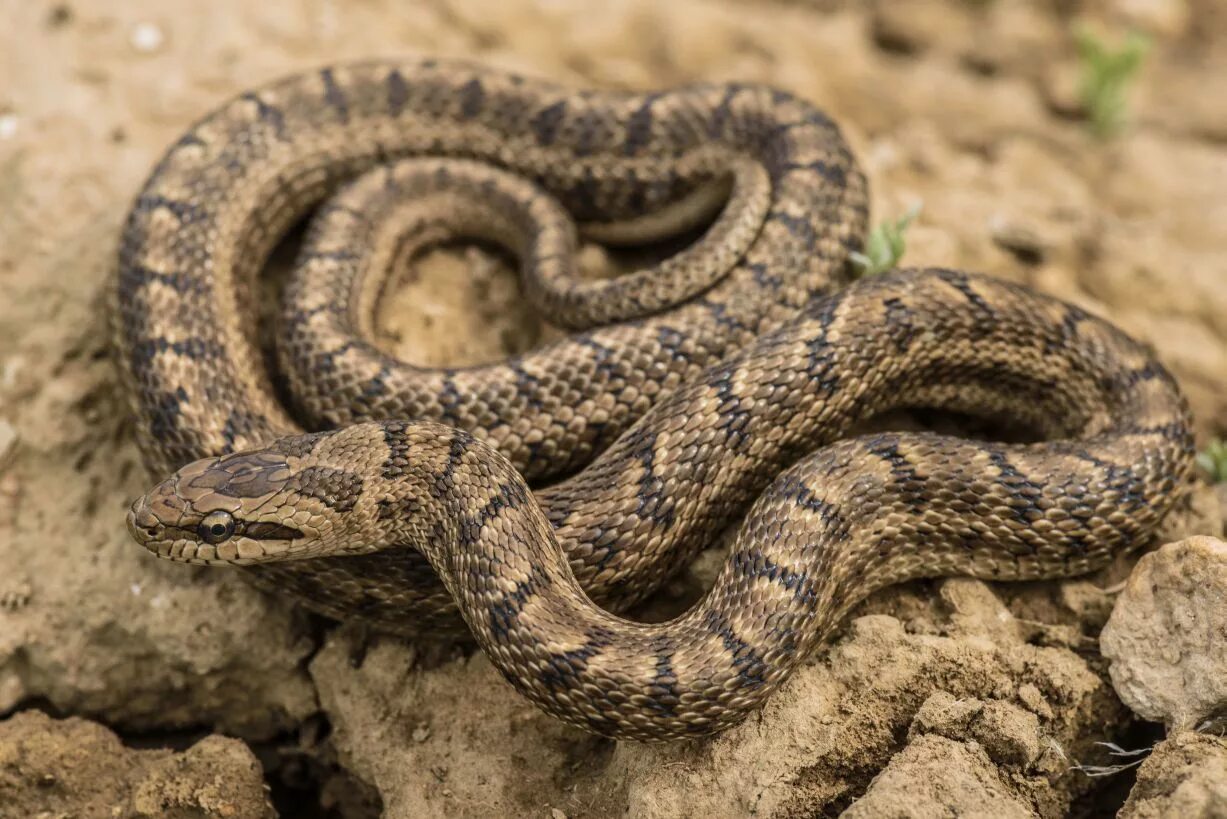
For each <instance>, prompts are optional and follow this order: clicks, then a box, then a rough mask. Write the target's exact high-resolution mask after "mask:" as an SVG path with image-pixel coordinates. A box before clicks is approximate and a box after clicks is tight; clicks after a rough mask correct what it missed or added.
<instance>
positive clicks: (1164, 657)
mask: <svg viewBox="0 0 1227 819" xmlns="http://www.w3.org/2000/svg"><path fill="white" fill-rule="evenodd" d="M1224 635H1227V543H1224V542H1223V541H1221V540H1218V539H1217V538H1212V537H1190V538H1188V539H1186V540H1182V541H1179V542H1177V543H1169V544H1167V545H1166V546H1164V547H1163V548H1161V549H1159V550H1158V551H1155V552H1151V553H1150V554H1147V555H1145V556H1143V557H1142V559H1141V560H1139V561H1138V564H1137V566H1136V567H1135V568H1134V570H1133V574H1132V575H1130V577H1129V581H1128V583H1126V585H1125V589H1124V591H1123V592H1121V595H1120V597H1119V598H1118V599H1117V601H1116V606H1115V607H1114V608H1113V610H1112V617H1111V618H1110V619H1109V620H1108V624H1107V625H1106V626H1104V629H1103V633H1102V634H1101V635H1100V638H1099V644H1100V647H1101V649H1102V651H1103V655H1104V656H1105V657H1107V658H1108V659H1109V660H1111V675H1112V684H1113V686H1114V687H1115V688H1116V692H1117V694H1119V695H1120V698H1121V700H1122V701H1123V702H1124V703H1125V704H1126V705H1127V706H1129V708H1130V709H1132V710H1133V711H1134V713H1136V714H1137V715H1138V716H1140V717H1142V718H1144V719H1148V720H1153V721H1156V722H1159V721H1161V722H1164V723H1167V725H1168V728H1169V730H1171V731H1179V730H1183V729H1187V728H1192V727H1194V726H1196V725H1197V724H1198V723H1200V722H1201V721H1202V720H1204V719H1206V718H1207V717H1210V716H1211V715H1214V714H1217V713H1221V712H1222V711H1223V709H1224V708H1227V652H1224V651H1223V645H1224Z"/></svg>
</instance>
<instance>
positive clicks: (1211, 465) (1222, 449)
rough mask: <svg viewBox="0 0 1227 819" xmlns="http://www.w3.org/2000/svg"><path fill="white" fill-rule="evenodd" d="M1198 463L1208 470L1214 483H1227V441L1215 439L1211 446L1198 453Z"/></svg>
mask: <svg viewBox="0 0 1227 819" xmlns="http://www.w3.org/2000/svg"><path fill="white" fill-rule="evenodd" d="M1197 463H1198V465H1199V466H1200V467H1201V468H1202V469H1204V470H1206V473H1207V474H1209V476H1210V480H1212V481H1213V482H1214V483H1223V482H1225V481H1227V441H1224V440H1223V439H1221V438H1215V439H1214V440H1213V441H1211V442H1210V445H1209V446H1207V447H1206V448H1205V449H1203V450H1202V451H1201V452H1199V453H1197Z"/></svg>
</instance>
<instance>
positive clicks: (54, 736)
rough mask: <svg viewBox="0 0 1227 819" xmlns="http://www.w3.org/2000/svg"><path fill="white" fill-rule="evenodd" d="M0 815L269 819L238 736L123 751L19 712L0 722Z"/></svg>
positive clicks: (81, 725)
mask: <svg viewBox="0 0 1227 819" xmlns="http://www.w3.org/2000/svg"><path fill="white" fill-rule="evenodd" d="M0 815H3V816H14V817H15V816H31V817H34V816H39V817H44V816H45V817H50V816H64V817H68V816H80V817H89V816H98V817H125V819H157V818H158V817H171V818H172V819H213V817H217V819H248V818H249V817H250V819H260V817H265V818H266V819H272V817H275V816H276V813H275V812H274V811H273V808H272V805H271V803H270V802H269V801H268V794H267V788H266V787H265V785H264V778H263V772H262V771H261V768H260V763H259V762H258V761H257V760H256V757H255V755H254V754H252V752H251V749H249V748H248V747H247V746H246V745H244V744H243V743H242V742H240V741H239V740H237V739H229V738H226V737H221V736H216V735H214V736H208V737H205V738H204V739H202V740H200V741H199V742H197V743H196V744H195V745H192V746H191V747H190V748H188V749H187V750H186V751H183V752H181V753H176V752H174V751H171V750H167V749H151V750H136V749H133V748H126V747H124V745H123V744H122V743H121V742H120V740H119V737H117V736H115V734H114V733H112V732H111V731H110V730H109V729H107V728H105V727H103V726H102V725H99V724H98V723H95V722H89V721H87V720H83V719H78V718H76V717H73V718H70V719H65V720H55V719H52V718H50V717H48V716H47V715H46V714H43V713H42V712H40V711H22V712H21V713H19V714H17V715H16V716H13V717H12V718H10V719H8V720H7V721H5V722H0Z"/></svg>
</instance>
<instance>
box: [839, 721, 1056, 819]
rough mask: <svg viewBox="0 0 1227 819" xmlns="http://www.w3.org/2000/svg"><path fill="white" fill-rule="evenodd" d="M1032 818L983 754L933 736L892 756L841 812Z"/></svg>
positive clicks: (855, 818) (865, 816) (870, 817)
mask: <svg viewBox="0 0 1227 819" xmlns="http://www.w3.org/2000/svg"><path fill="white" fill-rule="evenodd" d="M1035 815H1036V814H1035V812H1034V811H1033V810H1032V809H1031V808H1030V806H1029V805H1028V804H1027V803H1026V802H1025V801H1023V799H1022V798H1020V797H1019V796H1017V795H1016V794H1014V793H1013V792H1012V791H1011V789H1010V788H1009V787H1008V786H1007V785H1006V783H1005V782H1003V781H1002V778H1001V775H1000V774H999V773H998V771H997V769H996V768H995V767H993V763H992V762H991V761H990V760H989V758H988V756H987V755H986V754H985V753H984V751H983V750H981V749H979V748H977V747H975V746H971V745H965V744H963V743H961V742H956V741H954V740H951V739H946V738H945V737H941V736H937V735H932V734H930V735H928V736H923V737H921V738H920V739H919V740H918V741H916V742H913V743H910V744H909V745H908V746H907V748H905V749H904V750H903V751H901V752H900V753H898V754H896V755H895V757H894V758H893V759H891V761H890V764H889V765H887V766H886V768H885V770H883V771H882V773H880V774H878V775H877V776H876V777H875V778H874V780H873V782H872V783H871V784H870V786H869V790H867V791H866V792H865V795H864V796H862V797H861V798H860V799H858V800H856V801H855V802H853V803H852V806H851V807H850V808H848V810H846V811H844V812H843V814H841V816H842V817H843V819H875V818H876V817H946V816H965V817H981V818H982V819H989V817H993V819H1015V817H1017V818H1018V819H1031V817H1034V816H1035Z"/></svg>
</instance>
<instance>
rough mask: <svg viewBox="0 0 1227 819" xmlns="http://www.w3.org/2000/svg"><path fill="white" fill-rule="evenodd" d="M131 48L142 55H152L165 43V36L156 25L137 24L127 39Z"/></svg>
mask: <svg viewBox="0 0 1227 819" xmlns="http://www.w3.org/2000/svg"><path fill="white" fill-rule="evenodd" d="M128 42H130V43H131V44H132V48H133V49H135V50H136V51H139V52H140V53H142V54H152V53H153V52H155V51H157V50H158V49H160V48H161V47H162V45H163V43H165V42H166V35H165V34H164V33H163V32H162V28H161V26H159V25H158V24H157V23H149V22H145V23H137V24H136V25H135V26H133V27H132V34H131V35H130V36H129V38H128Z"/></svg>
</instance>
